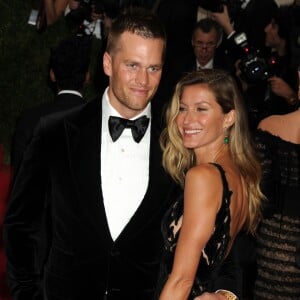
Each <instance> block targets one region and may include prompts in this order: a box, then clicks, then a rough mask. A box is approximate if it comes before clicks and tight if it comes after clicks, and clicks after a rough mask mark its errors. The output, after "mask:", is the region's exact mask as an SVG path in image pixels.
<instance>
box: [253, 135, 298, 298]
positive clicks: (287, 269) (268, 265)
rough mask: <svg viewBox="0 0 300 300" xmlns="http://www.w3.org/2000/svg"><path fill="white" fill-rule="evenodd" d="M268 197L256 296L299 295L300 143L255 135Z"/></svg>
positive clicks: (259, 241)
mask: <svg viewBox="0 0 300 300" xmlns="http://www.w3.org/2000/svg"><path fill="white" fill-rule="evenodd" d="M255 139H256V143H257V147H258V150H259V153H260V156H261V158H262V167H263V179H262V190H263V193H264V194H265V195H266V197H267V199H268V201H267V203H266V205H265V208H264V218H263V221H262V222H261V225H260V227H259V230H258V234H257V268H258V269H257V279H256V282H255V291H254V292H255V299H276V300H277V299H278V300H279V299H282V300H284V299H286V300H296V299H297V300H299V299H300V262H299V260H300V145H299V144H294V143H291V142H287V141H284V140H282V139H281V138H280V137H277V136H274V135H272V134H270V133H268V132H267V131H262V130H258V131H257V133H256V136H255Z"/></svg>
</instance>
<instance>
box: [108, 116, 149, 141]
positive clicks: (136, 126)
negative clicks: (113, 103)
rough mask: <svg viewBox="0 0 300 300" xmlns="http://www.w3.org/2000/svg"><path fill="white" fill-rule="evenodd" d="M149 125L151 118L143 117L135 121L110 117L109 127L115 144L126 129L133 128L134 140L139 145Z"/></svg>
mask: <svg viewBox="0 0 300 300" xmlns="http://www.w3.org/2000/svg"><path fill="white" fill-rule="evenodd" d="M148 125H149V118H147V117H146V116H142V117H140V118H138V119H135V120H127V119H123V118H119V117H112V116H110V117H109V120H108V127H109V133H110V136H111V138H112V140H113V141H114V142H115V141H116V140H117V139H118V138H119V137H120V135H121V134H122V132H123V130H124V129H125V128H131V133H132V137H133V139H134V140H135V141H136V142H137V143H139V142H140V141H141V139H142V138H143V136H144V135H145V133H146V130H147V128H148Z"/></svg>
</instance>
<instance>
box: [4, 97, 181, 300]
mask: <svg viewBox="0 0 300 300" xmlns="http://www.w3.org/2000/svg"><path fill="white" fill-rule="evenodd" d="M151 126H152V128H151V147H150V166H149V183H148V189H147V192H146V194H145V197H144V199H143V201H142V203H141V204H140V206H139V207H138V209H137V211H136V213H135V214H134V215H133V217H132V218H131V220H130V221H129V223H128V224H127V225H126V227H125V228H124V230H123V231H122V232H121V234H120V235H119V237H118V238H117V240H115V241H113V240H112V238H111V236H110V232H109V228H108V223H107V219H106V215H105V209H104V204H103V198H102V190H101V176H100V167H101V161H100V151H101V143H100V141H101V103H100V101H99V100H97V101H93V102H89V103H87V104H86V105H84V106H80V107H78V108H74V109H72V110H70V111H64V112H60V113H56V114H51V115H49V116H46V117H44V118H41V120H40V122H39V124H38V126H37V128H36V130H35V133H34V136H33V138H32V141H31V143H30V145H29V146H28V147H27V149H26V151H25V153H24V158H23V161H22V164H21V166H20V169H19V172H18V176H17V177H16V178H15V182H14V186H13V190H12V195H11V199H10V202H9V207H8V210H7V214H6V218H5V222H4V238H5V249H6V255H7V260H8V276H9V281H10V287H11V290H12V292H13V295H14V299H18V300H21V299H26V300H27V299H44V298H43V296H42V294H43V293H45V294H46V295H47V298H46V299H48V300H52V299H62V300H68V299H81V300H82V299H103V297H104V294H105V293H106V294H107V297H108V299H131V300H134V299H139V300H147V299H152V297H153V289H154V287H155V284H156V278H157V273H158V269H159V261H160V256H161V252H162V247H163V241H162V236H161V231H160V223H161V219H162V216H163V214H164V213H165V211H166V209H167V208H168V207H169V205H170V203H171V201H173V200H174V199H175V197H176V195H178V193H179V192H180V190H179V188H178V187H177V186H176V185H175V184H174V183H173V181H172V180H171V179H170V178H169V177H168V175H167V174H166V173H165V172H164V170H163V168H162V166H161V150H160V146H159V143H158V138H159V134H160V131H159V130H158V129H157V128H156V127H155V120H154V119H153V120H152V125H151ZM49 185H50V187H51V219H52V221H51V222H52V239H51V245H50V247H49V255H48V259H47V263H46V265H45V268H44V272H43V273H44V274H40V273H39V268H38V267H37V252H38V251H37V248H38V231H39V227H40V226H41V219H42V214H43V210H44V205H45V203H44V202H45V197H44V194H45V191H46V190H47V189H48V187H49ZM116 188H117V186H116ZM43 290H44V291H43Z"/></svg>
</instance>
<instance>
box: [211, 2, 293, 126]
mask: <svg viewBox="0 0 300 300" xmlns="http://www.w3.org/2000/svg"><path fill="white" fill-rule="evenodd" d="M212 15H213V18H214V19H215V20H216V21H218V22H219V24H221V26H222V27H223V28H224V31H225V32H226V34H227V35H228V39H227V40H228V41H229V42H227V43H228V45H230V46H228V47H229V48H230V47H231V50H232V49H233V50H235V51H236V53H238V51H239V53H238V54H237V55H236V57H237V63H236V67H237V77H238V78H239V80H240V83H241V87H242V90H243V92H244V98H245V99H246V102H247V106H248V113H249V121H250V126H251V128H253V129H254V128H256V127H257V124H258V123H259V121H260V120H261V119H262V118H264V117H266V116H268V115H270V114H284V113H287V112H290V111H293V110H294V102H295V100H294V99H295V98H296V92H295V90H296V86H297V72H296V69H295V68H293V67H292V64H291V61H292V58H293V57H292V53H291V50H290V44H291V38H290V32H291V26H292V14H291V8H290V7H277V9H276V10H275V11H274V12H273V13H272V16H271V19H270V21H269V23H268V24H267V25H266V26H265V28H264V34H265V47H266V49H267V50H268V51H261V49H257V50H254V49H255V47H253V44H251V41H249V40H248V39H247V35H245V34H244V37H243V34H241V33H236V32H235V30H234V27H233V25H232V24H231V21H230V17H229V14H228V10H227V9H226V6H225V9H224V11H223V12H221V13H218V12H217V13H213V14H212ZM241 37H243V40H241ZM259 50H260V51H259ZM262 53H264V57H262ZM267 53H269V54H268V55H267Z"/></svg>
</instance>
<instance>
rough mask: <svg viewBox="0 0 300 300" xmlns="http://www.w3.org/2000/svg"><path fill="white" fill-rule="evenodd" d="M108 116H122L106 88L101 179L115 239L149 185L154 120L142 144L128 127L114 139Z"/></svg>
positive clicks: (148, 107) (110, 228) (146, 111)
mask: <svg viewBox="0 0 300 300" xmlns="http://www.w3.org/2000/svg"><path fill="white" fill-rule="evenodd" d="M142 115H146V116H147V117H150V116H151V107H150V104H149V105H148V106H147V107H146V108H145V110H144V111H143V112H142V113H141V114H139V115H138V116H136V117H135V118H134V119H136V118H138V117H140V116H142ZM109 116H117V117H122V116H120V114H119V113H118V112H117V111H116V110H115V109H114V108H113V107H112V106H111V104H110V102H109V99H108V94H107V89H106V91H105V92H104V94H103V98H102V135H101V136H102V138H101V181H102V193H103V199H104V206H105V212H106V218H107V221H108V225H109V230H110V233H111V236H112V238H113V240H115V239H116V238H117V237H118V236H119V234H120V233H121V231H122V230H123V229H124V227H125V226H126V224H127V223H128V222H129V220H130V219H131V217H132V216H133V214H134V213H135V211H136V210H137V208H138V207H139V205H140V203H141V202H142V200H143V198H144V196H145V193H146V190H147V187H148V180H149V155H150V127H151V121H150V123H149V126H148V128H147V131H146V133H145V135H144V137H143V138H142V140H141V141H140V142H139V143H136V142H135V141H134V139H133V137H132V133H131V129H129V128H125V129H124V131H123V133H122V134H121V136H120V137H119V138H118V139H117V140H116V141H115V142H113V141H112V139H111V136H110V134H109V129H108V119H109ZM150 120H151V119H150Z"/></svg>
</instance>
